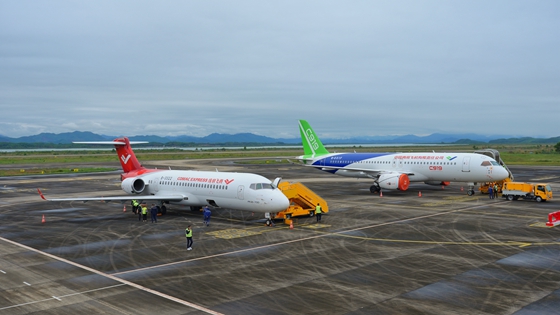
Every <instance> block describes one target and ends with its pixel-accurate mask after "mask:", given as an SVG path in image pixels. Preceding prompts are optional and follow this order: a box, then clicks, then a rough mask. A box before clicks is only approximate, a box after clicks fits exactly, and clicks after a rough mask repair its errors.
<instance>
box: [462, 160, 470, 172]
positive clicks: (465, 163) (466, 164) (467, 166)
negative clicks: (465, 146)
mask: <svg viewBox="0 0 560 315" xmlns="http://www.w3.org/2000/svg"><path fill="white" fill-rule="evenodd" d="M470 171H471V157H470V156H465V157H464V158H463V172H470Z"/></svg>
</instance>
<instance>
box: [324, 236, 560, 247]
mask: <svg viewBox="0 0 560 315" xmlns="http://www.w3.org/2000/svg"><path fill="white" fill-rule="evenodd" d="M344 233H345V232H339V233H331V234H336V235H337V236H342V237H347V238H355V239H361V240H366V241H376V242H392V243H411V244H427V245H468V246H519V247H526V246H530V245H541V246H542V245H560V242H552V243H530V242H516V241H505V242H458V241H422V240H404V239H390V238H373V237H365V236H355V235H347V234H344Z"/></svg>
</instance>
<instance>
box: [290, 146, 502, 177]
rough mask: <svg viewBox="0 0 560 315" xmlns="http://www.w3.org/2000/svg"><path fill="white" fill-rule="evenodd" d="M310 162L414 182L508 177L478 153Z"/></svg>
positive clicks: (343, 172) (346, 156)
mask: <svg viewBox="0 0 560 315" xmlns="http://www.w3.org/2000/svg"><path fill="white" fill-rule="evenodd" d="M300 158H301V157H300ZM302 160H304V159H302ZM307 162H308V163H307V164H308V165H312V166H313V167H315V168H318V169H321V170H323V171H326V172H329V173H332V174H336V175H339V176H346V177H355V178H372V174H375V173H381V172H385V173H387V172H395V173H404V174H408V177H409V179H410V181H411V182H431V181H455V182H489V181H496V180H502V179H504V178H506V177H507V176H508V172H507V170H506V169H505V168H503V167H502V166H501V165H499V164H498V163H497V162H496V161H495V160H493V159H492V158H490V157H488V156H486V155H482V154H475V153H330V154H328V155H323V156H321V157H319V158H316V159H312V160H309V159H308V161H307Z"/></svg>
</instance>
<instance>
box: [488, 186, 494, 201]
mask: <svg viewBox="0 0 560 315" xmlns="http://www.w3.org/2000/svg"><path fill="white" fill-rule="evenodd" d="M488 197H489V198H490V199H494V191H493V187H492V183H490V185H488Z"/></svg>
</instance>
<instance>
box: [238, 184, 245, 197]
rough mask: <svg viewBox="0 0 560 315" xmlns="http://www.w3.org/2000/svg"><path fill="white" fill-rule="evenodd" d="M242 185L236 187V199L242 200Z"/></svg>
mask: <svg viewBox="0 0 560 315" xmlns="http://www.w3.org/2000/svg"><path fill="white" fill-rule="evenodd" d="M243 190H244V188H243V185H241V186H239V187H237V199H239V200H243Z"/></svg>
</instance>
